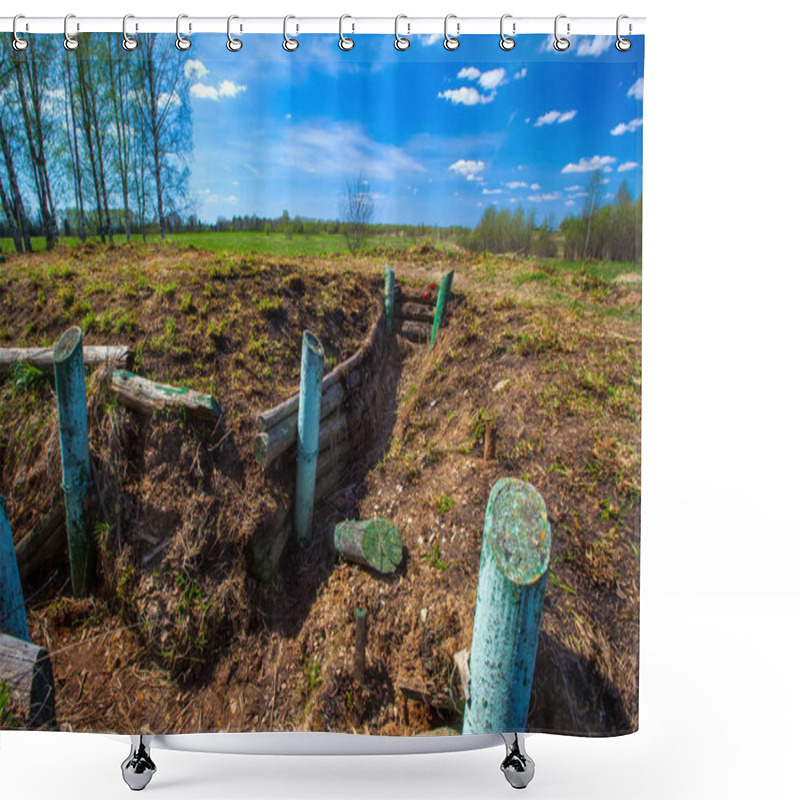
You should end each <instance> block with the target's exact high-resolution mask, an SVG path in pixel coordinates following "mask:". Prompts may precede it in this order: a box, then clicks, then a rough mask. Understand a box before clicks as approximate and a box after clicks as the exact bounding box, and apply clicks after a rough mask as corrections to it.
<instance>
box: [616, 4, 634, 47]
mask: <svg viewBox="0 0 800 800" xmlns="http://www.w3.org/2000/svg"><path fill="white" fill-rule="evenodd" d="M623 19H628V15H627V14H620V15H619V16H618V17H617V44H616V47H617V50H619V51H620V53H624V52H626V51H627V50H630V49H631V47H632V46H633V42H631V40H630V39H625V38H624V37H622V36H620V35H619V23H620V22H621V21H622V20H623ZM630 32H631V25H630V23H628V33H630Z"/></svg>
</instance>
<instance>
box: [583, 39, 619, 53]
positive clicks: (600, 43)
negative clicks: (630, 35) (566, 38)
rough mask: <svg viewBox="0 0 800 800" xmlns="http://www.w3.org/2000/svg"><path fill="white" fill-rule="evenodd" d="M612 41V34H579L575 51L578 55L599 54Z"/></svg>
mask: <svg viewBox="0 0 800 800" xmlns="http://www.w3.org/2000/svg"><path fill="white" fill-rule="evenodd" d="M613 42H614V37H613V36H581V37H580V39H578V50H577V53H578V55H579V56H601V55H603V53H605V52H606V51H607V50H608V48H609V47H611V45H612V44H613Z"/></svg>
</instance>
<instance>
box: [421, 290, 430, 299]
mask: <svg viewBox="0 0 800 800" xmlns="http://www.w3.org/2000/svg"><path fill="white" fill-rule="evenodd" d="M430 296H431V293H430V292H423V293H422V299H423V300H427V299H428V298H429V297H430Z"/></svg>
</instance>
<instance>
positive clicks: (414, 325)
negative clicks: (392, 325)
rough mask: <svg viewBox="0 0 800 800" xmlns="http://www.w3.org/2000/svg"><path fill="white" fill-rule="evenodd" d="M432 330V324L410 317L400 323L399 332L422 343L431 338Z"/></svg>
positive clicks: (411, 339) (413, 340)
mask: <svg viewBox="0 0 800 800" xmlns="http://www.w3.org/2000/svg"><path fill="white" fill-rule="evenodd" d="M431 330H432V328H431V326H430V325H428V324H427V323H425V322H414V321H413V320H410V319H404V320H403V321H402V322H401V323H400V327H399V329H398V333H399V334H400V335H401V336H403V337H405V338H406V339H409V340H410V341H412V342H417V343H422V342H427V341H428V339H430V336H431Z"/></svg>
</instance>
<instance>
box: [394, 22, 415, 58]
mask: <svg viewBox="0 0 800 800" xmlns="http://www.w3.org/2000/svg"><path fill="white" fill-rule="evenodd" d="M401 19H408V17H407V16H406V15H405V14H398V15H397V16H396V17H395V18H394V49H395V50H400V51H403V50H408V48H409V47H411V40H410V39H406V37H405V36H401V35H400V31H399V28H400V20H401ZM410 27H411V26H409V29H410ZM409 32H410V30H409Z"/></svg>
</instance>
